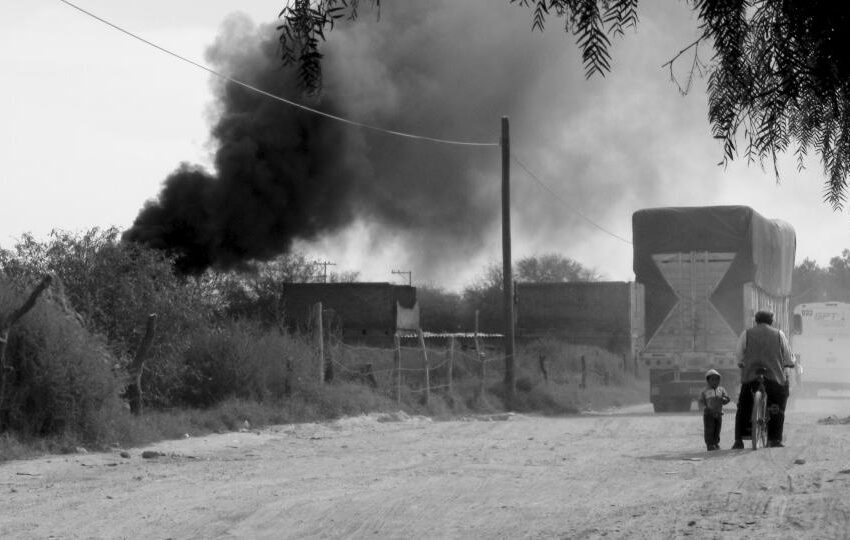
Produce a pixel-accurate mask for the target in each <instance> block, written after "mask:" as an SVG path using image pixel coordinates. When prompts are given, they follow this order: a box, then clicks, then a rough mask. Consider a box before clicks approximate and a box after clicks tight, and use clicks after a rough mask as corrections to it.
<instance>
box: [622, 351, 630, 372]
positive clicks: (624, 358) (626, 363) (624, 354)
mask: <svg viewBox="0 0 850 540" xmlns="http://www.w3.org/2000/svg"><path fill="white" fill-rule="evenodd" d="M628 370H629V361H628V359H626V353H623V373H625V372H627V371H628Z"/></svg>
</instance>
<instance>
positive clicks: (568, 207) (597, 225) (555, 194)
mask: <svg viewBox="0 0 850 540" xmlns="http://www.w3.org/2000/svg"><path fill="white" fill-rule="evenodd" d="M511 157H512V158H513V160H514V162H516V164H517V165H519V166H520V168H521V169H522V170H523V171H525V173H526V174H527V175H528V177H529V178H531V179H532V180H534V181H535V182H536V183H537V184H538V185H539V186H540V187H542V188H543V189H545V190H546V191H548V192H549V194H550V195H552V196H553V197H554V198H555V199H556V200H557V201H558V202H560V203H561V204H563V205H564V206H566V207H567V209H568V210H570V211H571V212H573V213H574V214H576V215H578V216H579V217H581V218H582V219H583V220H585V221H586V222H588V223H590V224H591V225H593V226H594V227H596V228H597V229H599V230H600V231H602V232H604V233H605V234H607V235H609V236H611V237H613V238H616V239H617V240H620V241H621V242H625V243H626V244H631V242H630V241H629V240H627V239H625V238H623V237H622V236H620V235H619V234H617V233H613V232H611V231H609V230H608V229H606V228H605V227H603V226H602V225H600V224H598V223H596V222H595V221H593V220H592V219H590V218H589V217H587V216H586V215H584V214H583V213H581V212H580V211H579V210H578V209H577V208H576V207H575V206H573V205H571V204H570V203H568V202H567V201H566V200H565V199H564V198H563V197H561V196H560V195H558V193H557V192H556V191H555V190H553V189H552V188H551V187H549V185H548V184H546V183H545V182H543V181H542V180H541V179H540V178H538V177H537V175H535V174H534V173H533V172H531V171H530V170H529V169H528V167H526V166H525V164H524V163H523V162H522V161H520V159H519V158H518V157H516V155H515V154H513V153H512V154H511Z"/></svg>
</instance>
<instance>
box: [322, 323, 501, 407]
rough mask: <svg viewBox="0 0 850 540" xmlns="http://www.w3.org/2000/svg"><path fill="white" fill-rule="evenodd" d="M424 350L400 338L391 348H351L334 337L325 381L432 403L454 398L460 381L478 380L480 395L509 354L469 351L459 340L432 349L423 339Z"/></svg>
mask: <svg viewBox="0 0 850 540" xmlns="http://www.w3.org/2000/svg"><path fill="white" fill-rule="evenodd" d="M419 341H420V345H419V346H409V345H402V340H401V339H399V338H398V337H396V338H395V339H394V344H393V346H392V347H390V348H382V347H370V346H365V345H354V344H347V343H345V342H343V341H342V340H340V339H339V338H337V337H329V339H328V343H327V346H326V347H325V359H324V369H325V373H324V380H325V381H332V380H334V379H337V378H339V379H343V380H353V381H358V382H361V383H364V384H368V385H369V386H371V387H373V388H374V389H375V390H377V391H379V392H381V393H384V394H386V395H388V396H389V397H392V398H394V399H396V400H399V401H400V400H401V398H402V396H403V395H404V394H419V395H421V396H422V397H423V399H424V401H425V402H427V401H428V399H429V397H430V394H431V392H435V391H441V392H445V393H451V392H452V391H453V387H454V385H455V384H456V383H457V382H458V381H460V380H464V381H469V380H477V381H478V387H479V389H480V391H483V389H484V384H485V382H486V379H487V377H488V372H489V373H490V374H492V373H494V372H495V371H494V368H492V367H489V366H490V365H492V364H494V363H498V362H503V361H504V358H505V357H504V355H502V354H496V355H494V354H492V351H487V352H483V351H482V349H481V348H477V350H475V349H473V350H469V348H468V347H467V348H464V347H463V346H461V344H460V343H458V342H456V341H455V340H454V339H449V340H448V346H447V347H444V348H433V347H428V346H427V345H425V341H424V339H422V338H421V337H420V339H419Z"/></svg>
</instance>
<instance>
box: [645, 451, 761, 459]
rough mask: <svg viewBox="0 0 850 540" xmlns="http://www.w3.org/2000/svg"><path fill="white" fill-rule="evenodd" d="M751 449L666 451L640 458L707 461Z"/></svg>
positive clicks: (735, 454)
mask: <svg viewBox="0 0 850 540" xmlns="http://www.w3.org/2000/svg"><path fill="white" fill-rule="evenodd" d="M748 451H751V450H715V451H713V452H708V451H705V450H703V451H696V452H666V453H663V454H653V455H651V456H640V457H638V459H652V460H656V461H706V460H709V459H717V458H721V457H729V456H737V455H741V454H744V453H746V452H748Z"/></svg>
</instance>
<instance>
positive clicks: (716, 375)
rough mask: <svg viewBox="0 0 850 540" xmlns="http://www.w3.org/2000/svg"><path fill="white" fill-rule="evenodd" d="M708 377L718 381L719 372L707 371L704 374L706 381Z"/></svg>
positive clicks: (714, 370)
mask: <svg viewBox="0 0 850 540" xmlns="http://www.w3.org/2000/svg"><path fill="white" fill-rule="evenodd" d="M709 377H717V378H718V379H719V378H720V372H718V371H717V370H716V369H709V370H708V371H706V372H705V378H706V379H707V378H709Z"/></svg>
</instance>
